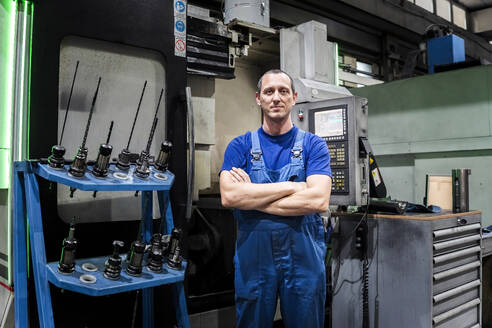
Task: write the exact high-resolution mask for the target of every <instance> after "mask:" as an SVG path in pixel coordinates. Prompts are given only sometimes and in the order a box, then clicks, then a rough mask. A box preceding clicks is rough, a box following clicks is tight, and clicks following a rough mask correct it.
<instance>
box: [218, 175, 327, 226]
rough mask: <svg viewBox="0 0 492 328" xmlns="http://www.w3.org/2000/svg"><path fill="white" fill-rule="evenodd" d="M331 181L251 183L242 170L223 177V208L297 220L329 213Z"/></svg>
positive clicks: (319, 178) (321, 177)
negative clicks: (309, 215) (319, 213)
mask: <svg viewBox="0 0 492 328" xmlns="http://www.w3.org/2000/svg"><path fill="white" fill-rule="evenodd" d="M330 191H331V178H330V177H329V176H327V175H322V174H315V175H311V176H309V177H308V178H307V180H306V182H290V181H285V182H276V183H252V182H251V180H250V178H249V176H248V174H247V173H246V172H244V171H243V170H242V169H239V168H233V169H232V170H230V171H222V172H221V174H220V194H221V199H222V205H223V206H224V207H232V208H238V209H241V210H258V211H262V212H265V213H269V214H275V215H282V216H296V215H304V214H310V213H317V212H324V211H326V210H328V203H329V200H330Z"/></svg>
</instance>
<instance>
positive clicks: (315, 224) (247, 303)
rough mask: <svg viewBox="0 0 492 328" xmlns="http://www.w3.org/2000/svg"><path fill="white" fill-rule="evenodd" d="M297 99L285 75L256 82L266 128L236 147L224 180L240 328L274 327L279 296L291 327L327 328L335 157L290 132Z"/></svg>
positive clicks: (316, 141) (273, 73)
mask: <svg viewBox="0 0 492 328" xmlns="http://www.w3.org/2000/svg"><path fill="white" fill-rule="evenodd" d="M296 99H297V93H296V92H295V90H294V86H293V83H292V79H291V78H290V76H289V75H288V74H286V73H285V72H283V71H281V70H270V71H268V72H266V73H265V74H264V75H263V76H262V77H261V78H260V80H259V82H258V88H257V92H256V102H257V104H258V105H259V106H260V107H261V110H262V112H263V124H262V126H261V127H260V128H259V129H258V130H256V131H253V132H248V133H246V134H245V135H242V136H240V137H237V138H235V139H234V140H232V141H231V143H230V144H229V146H228V147H227V149H226V152H225V155H224V164H223V166H222V169H221V173H220V193H221V198H222V204H223V206H225V207H231V208H235V211H234V216H235V217H236V219H237V220H238V237H237V243H236V255H235V257H234V265H235V289H236V323H237V327H271V326H272V324H273V318H274V315H275V310H276V304H277V295H278V296H279V297H280V306H281V312H282V318H283V320H284V323H285V325H286V327H310V328H313V327H323V321H324V311H325V309H324V304H325V294H326V283H325V265H324V257H325V253H326V248H325V239H324V235H325V233H324V227H323V224H322V221H321V218H320V216H319V215H318V214H317V213H318V212H323V211H326V210H327V209H328V202H329V199H330V191H331V169H330V156H329V151H328V147H327V145H326V143H325V142H324V141H323V140H322V139H321V138H319V137H317V136H315V135H313V134H311V133H308V132H304V131H302V130H300V129H298V128H296V127H295V126H294V125H293V124H292V120H291V116H290V111H291V109H292V106H294V104H295V102H296Z"/></svg>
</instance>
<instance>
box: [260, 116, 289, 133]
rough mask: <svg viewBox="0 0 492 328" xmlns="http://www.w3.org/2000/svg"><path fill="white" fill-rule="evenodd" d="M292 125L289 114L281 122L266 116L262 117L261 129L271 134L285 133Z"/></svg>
mask: <svg viewBox="0 0 492 328" xmlns="http://www.w3.org/2000/svg"><path fill="white" fill-rule="evenodd" d="M292 126H293V124H292V120H291V119H290V116H289V117H287V119H285V120H284V121H282V122H275V121H271V120H268V119H267V118H266V117H263V131H265V132H266V133H268V134H269V135H271V136H276V135H280V134H284V133H287V132H289V131H290V129H292Z"/></svg>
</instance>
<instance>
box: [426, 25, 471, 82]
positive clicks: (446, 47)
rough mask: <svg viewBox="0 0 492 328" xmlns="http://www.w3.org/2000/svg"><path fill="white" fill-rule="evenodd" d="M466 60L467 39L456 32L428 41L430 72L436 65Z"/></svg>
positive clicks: (432, 71)
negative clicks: (455, 33)
mask: <svg viewBox="0 0 492 328" xmlns="http://www.w3.org/2000/svg"><path fill="white" fill-rule="evenodd" d="M462 61H465V40H463V39H462V38H460V37H459V36H456V35H454V34H450V35H445V36H442V37H439V38H434V39H430V40H428V41H427V65H428V70H429V73H434V66H436V65H445V64H452V63H458V62H462Z"/></svg>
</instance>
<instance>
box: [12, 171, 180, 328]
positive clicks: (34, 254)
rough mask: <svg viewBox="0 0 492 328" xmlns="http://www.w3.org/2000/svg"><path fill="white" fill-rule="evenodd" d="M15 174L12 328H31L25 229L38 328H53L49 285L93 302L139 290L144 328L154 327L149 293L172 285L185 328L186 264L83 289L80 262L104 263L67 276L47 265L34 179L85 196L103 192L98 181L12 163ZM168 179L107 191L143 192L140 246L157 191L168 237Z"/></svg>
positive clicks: (115, 185) (147, 234) (149, 224)
mask: <svg viewBox="0 0 492 328" xmlns="http://www.w3.org/2000/svg"><path fill="white" fill-rule="evenodd" d="M14 170H15V171H14V172H15V173H14V204H15V206H14V220H13V223H14V283H15V287H16V293H15V303H14V304H15V326H16V327H22V328H23V327H28V326H29V318H28V296H27V256H26V246H27V245H26V233H27V227H26V226H28V228H29V239H30V250H31V259H32V264H33V273H34V282H35V289H36V300H37V307H38V315H39V322H40V326H41V327H54V318H53V309H52V303H51V295H50V287H49V282H51V283H53V284H54V285H55V286H57V287H60V288H64V289H69V290H72V291H75V292H79V293H84V294H87V295H92V296H101V295H109V294H116V293H120V292H124V291H129V290H135V289H142V290H143V292H142V304H143V305H142V308H143V314H142V327H145V328H150V327H153V326H154V303H153V289H152V288H151V287H154V286H157V285H163V284H173V288H172V290H173V294H174V295H173V296H174V297H173V301H174V305H175V307H176V320H177V323H178V325H179V326H180V327H186V328H187V327H189V322H188V311H187V309H186V297H185V293H184V288H183V280H184V271H185V267H186V263H183V268H182V270H171V269H169V270H167V269H166V270H165V271H164V273H160V274H151V273H150V272H145V273H144V274H143V276H145V277H142V278H138V277H137V278H136V277H131V276H128V275H126V273H125V272H122V278H121V280H119V281H109V280H105V279H101V280H100V282H99V283H97V282H96V284H94V285H90V286H86V285H84V284H82V283H80V281H78V276H77V274H80V271H81V270H80V264H81V262H85V261H88V260H90V261H92V262H95V263H96V265H99V266H100V267H103V266H104V259H102V258H95V259H87V260H84V261H78V262H77V265H76V271H75V272H74V273H73V274H72V275H68V276H67V275H62V274H60V273H58V271H57V269H56V268H57V264H56V262H53V263H47V261H46V252H45V243H44V233H43V219H42V215H41V204H40V198H39V195H40V193H39V186H38V182H37V178H36V175H38V176H40V177H43V178H45V179H47V180H49V181H52V182H63V183H64V184H66V185H68V186H71V187H77V188H83V189H85V190H101V189H100V188H101V185H100V184H99V183H98V181H90V179H89V176H90V174H89V173H87V174H86V175H85V176H84V177H83V178H82V179H77V178H72V177H70V176H68V174H67V172H66V170H54V169H51V168H49V167H48V166H47V165H45V164H39V163H37V162H28V161H23V162H15V163H14ZM166 174H168V175H169V178H168V180H166V181H163V182H159V181H158V180H153V179H148V180H139V181H138V179H135V180H136V183H118V182H114V183H113V184H112V187H111V190H114V191H128V190H142V189H143V190H145V191H143V192H142V194H143V195H142V216H143V223H144V224H143V227H142V231H143V236H144V241H145V242H147V243H148V242H149V241H150V238H151V235H152V192H153V191H157V195H158V199H159V208H160V213H161V217H162V218H164V217H165V220H166V224H165V229H166V233H168V234H169V233H171V231H172V229H173V226H174V224H173V217H172V210H171V206H170V200H169V190H170V188H171V185H172V181H173V180H174V176H173V175H172V174H170V172H166ZM61 177H64V179H65V180H64V181H60V178H61ZM88 181H89V182H88ZM105 184H106V186H103V187H104V189H106V188H108V187H107V184H108V182H107V181H106V183H105ZM144 185H145V186H144ZM106 190H107V189H106ZM27 218H29V224H27ZM161 226H164V225H161ZM148 275H152V277H149V276H148Z"/></svg>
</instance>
